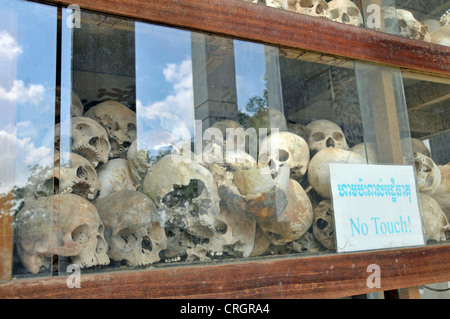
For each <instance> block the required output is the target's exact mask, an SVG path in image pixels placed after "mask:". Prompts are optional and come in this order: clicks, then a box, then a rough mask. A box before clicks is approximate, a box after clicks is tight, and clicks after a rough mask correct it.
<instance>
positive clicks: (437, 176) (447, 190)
mask: <svg viewBox="0 0 450 319" xmlns="http://www.w3.org/2000/svg"><path fill="white" fill-rule="evenodd" d="M403 83H404V88H405V96H406V103H407V106H408V117H409V124H410V127H411V137H412V139H411V144H412V149H413V151H414V166H415V169H416V175H417V183H418V187H419V191H420V197H421V200H422V210H423V213H424V225H425V229H426V230H427V229H428V239H429V242H431V243H436V242H441V241H444V240H445V239H446V238H448V237H449V235H450V234H449V229H448V220H449V218H450V184H449V183H450V182H449V179H450V174H449V172H450V118H449V102H450V81H449V80H445V79H439V78H434V77H427V76H423V75H417V74H413V73H407V72H405V73H404V74H403ZM433 225H434V227H433Z"/></svg>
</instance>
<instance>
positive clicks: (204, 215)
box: [142, 154, 220, 238]
mask: <svg viewBox="0 0 450 319" xmlns="http://www.w3.org/2000/svg"><path fill="white" fill-rule="evenodd" d="M142 191H143V192H144V193H145V194H147V195H148V196H149V197H150V198H152V199H153V200H154V201H155V203H156V205H157V206H158V208H159V209H161V210H162V211H164V212H165V217H166V220H165V225H166V226H175V227H181V228H183V229H185V230H186V231H187V232H188V233H189V234H191V235H193V236H196V237H199V238H209V237H211V236H212V235H213V234H214V232H215V231H216V230H215V223H216V217H217V216H218V215H219V211H220V208H219V201H220V198H219V194H218V191H217V184H216V182H215V180H214V177H213V176H212V174H211V173H210V172H209V171H208V170H207V169H206V168H205V167H204V166H202V165H201V164H198V163H193V162H184V161H183V157H182V156H180V155H177V154H170V155H166V156H164V157H163V158H161V159H160V160H159V161H158V162H156V164H155V165H154V166H153V167H152V170H151V172H149V173H148V174H147V175H146V176H145V179H144V183H143V185H142Z"/></svg>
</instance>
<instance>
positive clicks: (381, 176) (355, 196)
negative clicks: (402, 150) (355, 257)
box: [330, 163, 425, 252]
mask: <svg viewBox="0 0 450 319" xmlns="http://www.w3.org/2000/svg"><path fill="white" fill-rule="evenodd" d="M330 178H331V193H332V199H333V207H334V220H335V227H336V244H337V251H338V252H350V251H360V250H371V249H383V248H394V247H405V246H419V245H424V244H425V240H424V234H423V228H422V218H421V214H420V210H419V204H418V201H417V191H416V184H415V178H414V170H413V167H412V166H400V165H361V164H337V163H331V164H330Z"/></svg>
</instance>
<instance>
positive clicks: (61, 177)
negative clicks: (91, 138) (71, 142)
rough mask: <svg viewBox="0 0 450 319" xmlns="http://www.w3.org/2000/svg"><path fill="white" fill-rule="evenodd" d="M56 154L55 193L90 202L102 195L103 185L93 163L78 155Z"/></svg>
mask: <svg viewBox="0 0 450 319" xmlns="http://www.w3.org/2000/svg"><path fill="white" fill-rule="evenodd" d="M60 155H61V154H60V153H59V152H56V153H55V163H54V179H55V180H56V183H55V187H56V189H55V193H61V194H65V193H72V194H76V195H79V196H81V197H83V198H85V199H88V200H91V201H92V200H94V199H96V198H97V196H98V195H99V194H100V192H101V189H102V185H101V183H100V181H99V179H98V176H97V172H96V171H95V169H94V167H93V166H92V165H91V163H90V162H89V161H88V160H87V159H86V158H84V157H83V156H81V155H78V154H76V153H69V154H67V156H65V155H66V154H64V155H63V156H62V158H60Z"/></svg>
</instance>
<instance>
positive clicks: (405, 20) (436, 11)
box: [361, 0, 450, 46]
mask: <svg viewBox="0 0 450 319" xmlns="http://www.w3.org/2000/svg"><path fill="white" fill-rule="evenodd" d="M361 7H362V8H363V10H362V12H363V15H364V22H365V26H366V27H367V28H370V29H376V30H380V31H383V32H387V33H390V34H396V35H400V36H403V37H407V38H410V39H415V40H419V41H426V42H432V43H436V44H440V45H446V46H448V45H450V14H449V11H448V10H449V8H450V1H448V0H430V1H410V0H361Z"/></svg>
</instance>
